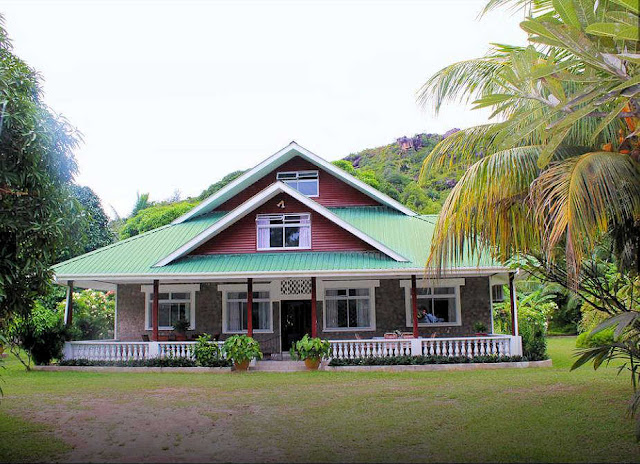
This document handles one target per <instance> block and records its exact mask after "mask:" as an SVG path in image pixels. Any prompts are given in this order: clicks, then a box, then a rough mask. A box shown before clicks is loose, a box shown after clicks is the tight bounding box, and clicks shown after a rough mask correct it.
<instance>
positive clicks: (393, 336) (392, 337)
mask: <svg viewBox="0 0 640 464" xmlns="http://www.w3.org/2000/svg"><path fill="white" fill-rule="evenodd" d="M384 338H385V339H387V340H392V339H394V338H398V335H397V334H395V333H393V332H391V333H389V332H387V333H386V334H384Z"/></svg>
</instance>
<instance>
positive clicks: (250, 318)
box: [247, 278, 253, 337]
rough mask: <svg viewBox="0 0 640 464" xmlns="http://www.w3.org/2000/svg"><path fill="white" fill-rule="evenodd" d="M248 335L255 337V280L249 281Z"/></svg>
mask: <svg viewBox="0 0 640 464" xmlns="http://www.w3.org/2000/svg"><path fill="white" fill-rule="evenodd" d="M247 335H249V336H250V337H253V279H251V278H249V279H247Z"/></svg>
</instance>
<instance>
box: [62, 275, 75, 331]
mask: <svg viewBox="0 0 640 464" xmlns="http://www.w3.org/2000/svg"><path fill="white" fill-rule="evenodd" d="M72 322H73V280H67V301H66V304H65V306H64V324H65V325H66V326H67V327H71V323H72Z"/></svg>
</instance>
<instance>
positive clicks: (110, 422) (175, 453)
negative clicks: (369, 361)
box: [0, 337, 640, 462]
mask: <svg viewBox="0 0 640 464" xmlns="http://www.w3.org/2000/svg"><path fill="white" fill-rule="evenodd" d="M574 341H575V339H574V338H573V337H571V338H567V337H563V338H552V339H551V340H550V343H549V351H550V353H551V356H552V358H553V361H554V367H553V368H547V369H521V370H518V369H509V370H506V369H505V370H496V371H477V372H437V373H435V372H434V373H431V372H425V373H334V372H331V373H329V372H313V373H307V372H300V373H291V374H277V373H249V374H244V375H243V374H232V375H213V374H113V373H112V374H95V373H78V372H31V373H25V372H24V371H23V370H22V369H21V367H20V366H19V365H18V364H17V363H16V362H14V361H9V362H7V363H6V366H7V369H6V370H4V371H2V373H1V375H2V378H3V379H4V382H3V384H2V386H3V389H4V393H5V396H4V399H3V400H2V403H1V404H0V461H52V460H53V461H70V460H72V461H87V460H92V461H147V462H156V461H164V462H166V461H189V462H192V461H387V462H389V461H391V462H395V461H402V462H405V461H509V462H512V461H556V462H560V461H561V462H568V461H571V462H579V461H580V462H620V461H629V462H640V445H638V444H637V443H636V441H635V438H634V435H633V428H634V424H633V422H632V420H631V419H629V418H626V417H625V409H626V405H627V401H628V399H629V397H630V394H631V385H630V383H629V380H628V378H627V377H624V376H616V371H615V369H613V368H608V369H601V370H600V371H597V372H594V371H593V370H592V369H591V368H582V369H580V370H578V371H576V372H569V366H570V365H571V362H572V361H571V354H572V352H573V343H574Z"/></svg>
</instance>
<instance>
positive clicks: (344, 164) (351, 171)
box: [331, 160, 356, 176]
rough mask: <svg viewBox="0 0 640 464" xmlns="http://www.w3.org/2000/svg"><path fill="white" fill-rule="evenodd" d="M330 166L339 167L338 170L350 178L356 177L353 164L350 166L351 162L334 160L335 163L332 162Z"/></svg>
mask: <svg viewBox="0 0 640 464" xmlns="http://www.w3.org/2000/svg"><path fill="white" fill-rule="evenodd" d="M331 164H333V165H334V166H337V167H339V168H340V169H342V170H343V171H345V172H346V173H347V174H351V175H352V176H355V175H356V168H354V167H353V164H351V161H347V160H336V161H332V162H331Z"/></svg>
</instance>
